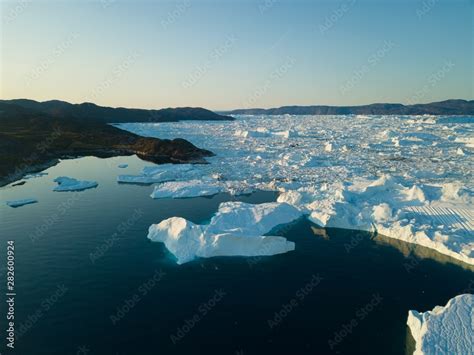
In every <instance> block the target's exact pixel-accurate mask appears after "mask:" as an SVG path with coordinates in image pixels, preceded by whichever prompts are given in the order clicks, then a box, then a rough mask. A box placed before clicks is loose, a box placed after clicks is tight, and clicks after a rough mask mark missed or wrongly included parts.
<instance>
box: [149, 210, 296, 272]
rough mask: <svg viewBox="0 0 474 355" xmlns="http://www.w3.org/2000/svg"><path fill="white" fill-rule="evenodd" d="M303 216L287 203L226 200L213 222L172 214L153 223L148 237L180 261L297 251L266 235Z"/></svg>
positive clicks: (287, 243) (286, 242)
mask: <svg viewBox="0 0 474 355" xmlns="http://www.w3.org/2000/svg"><path fill="white" fill-rule="evenodd" d="M300 216H301V212H300V211H298V210H297V209H296V208H294V207H292V206H290V205H288V204H285V203H276V202H274V203H264V204H259V205H252V204H247V203H243V202H225V203H222V204H221V205H220V206H219V210H218V212H217V213H216V214H215V215H214V217H212V219H211V221H210V222H209V224H206V225H197V224H194V223H192V222H190V221H187V220H186V219H184V218H180V217H172V218H169V219H166V220H164V221H162V222H160V223H159V224H153V225H151V226H150V228H149V230H148V239H150V240H151V241H154V242H162V243H164V244H165V246H166V248H167V249H168V250H169V251H170V252H171V253H173V254H174V255H175V256H176V258H177V263H178V264H183V263H186V262H189V261H191V260H193V259H194V258H196V257H203V258H209V257H213V256H233V255H240V256H261V255H274V254H281V253H286V252H288V251H291V250H294V248H295V245H294V243H293V242H290V241H287V240H286V238H283V237H277V236H264V234H266V233H268V232H270V231H272V230H273V229H274V228H275V227H276V226H278V225H280V224H287V223H290V222H292V221H294V220H296V219H298V218H299V217H300Z"/></svg>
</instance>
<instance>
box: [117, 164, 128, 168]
mask: <svg viewBox="0 0 474 355" xmlns="http://www.w3.org/2000/svg"><path fill="white" fill-rule="evenodd" d="M118 167H119V168H120V169H125V168H128V164H119V165H118Z"/></svg>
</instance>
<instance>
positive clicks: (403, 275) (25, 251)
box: [0, 157, 474, 354]
mask: <svg viewBox="0 0 474 355" xmlns="http://www.w3.org/2000/svg"><path fill="white" fill-rule="evenodd" d="M122 162H127V163H129V164H130V167H129V168H128V169H118V168H117V167H116V165H117V164H118V163H122ZM142 166H143V162H141V161H139V160H138V159H136V158H133V157H130V158H120V159H108V160H101V159H95V158H84V159H78V160H69V161H64V162H62V163H61V164H60V165H58V166H56V167H53V168H51V169H49V170H48V171H49V175H48V176H44V177H41V178H37V179H32V180H28V181H27V183H26V184H25V185H22V186H16V187H13V188H4V189H2V190H1V192H0V199H1V206H0V231H1V240H0V243H1V244H0V245H1V248H2V249H3V250H4V251H2V252H1V254H0V255H2V258H1V259H0V260H1V265H0V267H3V265H4V264H5V250H6V241H7V240H14V241H15V245H16V292H17V297H16V329H17V340H16V349H15V351H14V352H10V353H14V354H333V353H334V354H405V353H407V348H408V350H409V348H410V346H412V344H410V338H409V336H407V335H408V334H409V333H408V332H407V327H406V325H405V323H406V319H407V313H408V310H409V309H417V310H420V311H426V310H428V309H432V308H433V307H434V306H436V305H444V304H446V302H447V301H448V300H449V299H450V298H452V297H454V296H456V295H458V294H460V293H463V292H467V291H471V292H472V288H474V281H473V280H474V274H473V272H472V271H471V270H470V269H469V268H467V267H466V266H462V265H456V264H454V263H453V261H451V260H450V259H449V258H446V257H443V256H441V255H439V254H437V253H436V252H433V251H430V250H428V249H425V248H422V247H414V246H413V245H409V244H406V243H403V242H399V241H393V240H390V239H387V238H383V237H381V236H373V235H370V234H368V233H362V232H356V231H346V230H321V229H318V228H316V226H315V225H313V224H311V223H309V222H307V221H305V220H301V221H299V222H298V223H295V224H293V225H291V226H287V227H285V228H283V229H282V230H280V231H279V234H280V235H284V236H286V237H287V238H288V239H290V240H293V241H295V242H296V250H295V251H294V252H291V253H287V254H283V255H276V256H271V257H261V258H243V257H227V258H226V257H220V258H212V259H199V260H196V261H194V262H191V263H188V264H185V265H181V266H178V265H176V264H175V262H174V258H173V257H172V255H170V254H169V253H168V251H167V250H166V249H165V247H164V246H163V245H162V244H160V243H152V242H150V241H149V240H148V239H147V238H146V234H147V229H148V227H149V225H150V224H152V223H158V222H159V221H161V220H162V219H164V218H168V217H171V216H182V217H184V218H187V219H190V220H192V221H194V222H196V223H199V222H202V221H205V220H207V219H209V218H210V216H211V215H212V214H213V213H214V212H215V210H216V209H217V207H218V205H219V203H220V202H223V201H227V200H231V199H235V198H233V197H231V196H228V195H218V196H214V197H213V198H195V199H182V200H153V199H151V198H150V197H149V194H150V193H151V191H152V189H153V188H152V187H151V186H136V185H120V184H117V183H116V182H115V178H116V175H117V174H120V173H127V174H128V173H135V172H138V171H139V170H140V169H141V167H142ZM60 175H67V176H72V177H76V178H81V179H92V180H97V181H98V182H99V186H98V188H96V189H93V190H87V191H84V192H81V193H57V192H52V191H51V189H52V187H54V185H55V184H54V183H53V182H52V180H53V179H54V178H55V177H57V176H60ZM26 197H36V198H38V199H39V203H37V204H34V205H28V206H24V207H21V208H17V209H13V208H9V207H7V206H5V205H4V200H8V199H11V198H26ZM275 198H276V194H274V193H270V192H259V193H256V194H253V195H252V196H243V197H240V198H239V200H242V201H246V202H251V203H262V202H267V201H273V200H275ZM1 271H2V282H1V286H0V294H1V295H2V297H4V294H5V291H6V290H5V282H4V279H5V277H4V270H3V269H1ZM1 304H2V307H3V308H2V312H1V313H2V314H1V315H0V317H1V320H2V322H1V323H0V324H1V325H2V334H5V332H4V330H5V329H4V328H5V316H4V315H5V311H4V310H5V308H4V300H3V299H2V300H1ZM5 344H6V340H5V339H4V337H2V341H1V347H0V349H2V353H6V354H8V353H9V352H8V350H5ZM4 350H5V351H4Z"/></svg>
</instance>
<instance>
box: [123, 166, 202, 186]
mask: <svg viewBox="0 0 474 355" xmlns="http://www.w3.org/2000/svg"><path fill="white" fill-rule="evenodd" d="M195 172H196V169H195V168H194V166H193V165H192V164H162V165H156V166H146V167H144V168H143V169H142V171H141V173H140V175H119V176H118V177H117V182H120V183H128V184H156V183H161V182H166V181H174V180H177V179H182V178H186V177H189V176H193V175H192V173H195Z"/></svg>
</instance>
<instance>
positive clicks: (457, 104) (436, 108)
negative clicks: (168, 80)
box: [221, 99, 474, 115]
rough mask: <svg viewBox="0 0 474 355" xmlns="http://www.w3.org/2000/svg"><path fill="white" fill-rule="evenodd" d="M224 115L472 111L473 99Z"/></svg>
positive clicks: (290, 108) (239, 111)
mask: <svg viewBox="0 0 474 355" xmlns="http://www.w3.org/2000/svg"><path fill="white" fill-rule="evenodd" d="M221 112H222V113H223V114H226V115H245V114H248V115H285V114H290V115H474V100H463V99H449V100H444V101H436V102H430V103H426V104H413V105H404V104H401V103H373V104H369V105H359V106H330V105H310V106H298V105H292V106H281V107H276V108H269V109H262V108H250V109H236V110H230V111H221Z"/></svg>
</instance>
